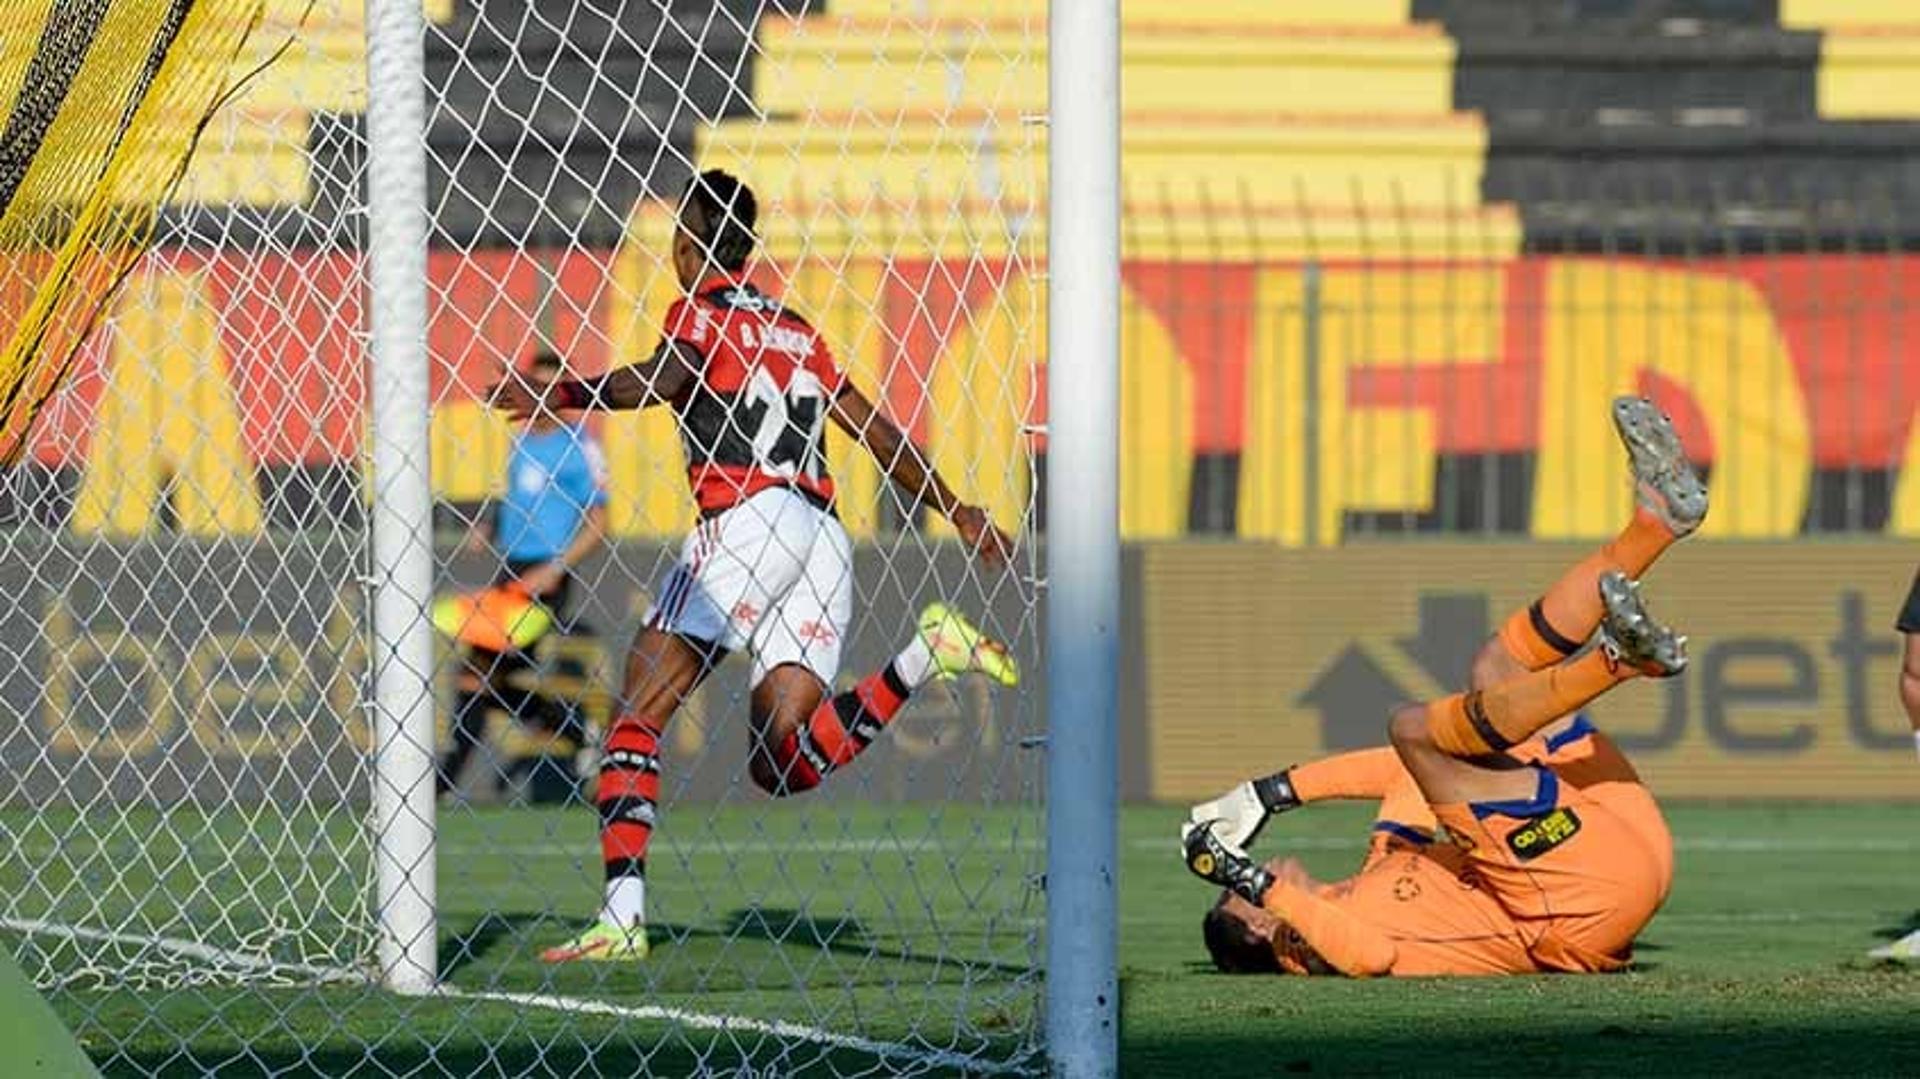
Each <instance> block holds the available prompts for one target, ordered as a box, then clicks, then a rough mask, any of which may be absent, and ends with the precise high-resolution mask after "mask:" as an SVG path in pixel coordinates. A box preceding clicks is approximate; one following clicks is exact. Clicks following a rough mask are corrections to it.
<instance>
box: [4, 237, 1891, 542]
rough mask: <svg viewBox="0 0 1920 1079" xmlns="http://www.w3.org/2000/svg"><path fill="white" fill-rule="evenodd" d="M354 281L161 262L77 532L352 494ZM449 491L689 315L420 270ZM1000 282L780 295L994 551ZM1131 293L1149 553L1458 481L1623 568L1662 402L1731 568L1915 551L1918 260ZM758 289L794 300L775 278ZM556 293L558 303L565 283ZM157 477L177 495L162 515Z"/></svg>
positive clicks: (551, 266)
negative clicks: (306, 479) (338, 486)
mask: <svg viewBox="0 0 1920 1079" xmlns="http://www.w3.org/2000/svg"><path fill="white" fill-rule="evenodd" d="M356 257H357V256H354V255H351V254H346V253H312V254H306V255H300V256H283V255H265V254H262V255H218V256H209V255H203V254H193V253H172V254H167V255H164V256H160V257H157V258H156V259H155V260H153V261H152V262H151V263H150V264H149V271H148V272H147V273H144V274H142V275H140V276H139V277H137V278H136V280H135V281H133V282H132V283H131V287H130V288H129V289H128V290H127V292H126V293H125V295H124V298H123V301H122V305H121V310H120V312H119V316H118V318H117V319H116V321H115V325H114V328H113V330H112V331H111V332H107V333H103V334H102V335H101V336H100V338H99V339H98V340H97V341H95V342H94V347H93V348H91V349H90V350H89V351H88V353H87V355H86V357H85V359H84V362H83V363H82V365H81V369H80V371H79V372H78V376H77V378H76V379H75V381H74V383H73V385H72V388H71V389H70V391H69V392H67V393H66V394H64V395H63V396H62V398H61V399H60V400H59V402H58V403H57V405H56V406H55V407H54V408H53V410H52V411H51V413H50V414H49V415H48V416H47V417H46V420H45V422H43V423H42V425H41V428H40V430H39V431H38V435H37V440H36V442H35V446H34V451H33V452H34V459H35V460H36V461H38V462H39V463H40V464H41V465H43V466H46V467H48V468H51V469H53V470H55V471H57V472H60V473H61V474H63V475H66V476H68V477H70V480H71V482H72V483H73V484H74V485H75V495H76V497H75V500H74V508H73V510H72V515H71V518H70V520H69V521H68V522H67V523H70V524H71V525H72V526H74V527H76V528H79V529H82V530H86V531H105V532H108V533H123V534H124V533H138V532H139V531H141V530H143V529H145V528H146V527H148V526H149V525H150V524H152V523H153V521H154V520H155V517H156V515H157V514H159V513H160V512H161V509H160V503H161V501H162V499H163V492H164V491H166V490H168V489H169V486H171V491H172V494H171V499H172V501H171V503H170V504H169V505H168V506H167V512H170V513H171V514H172V516H173V519H174V520H175V521H176V522H177V523H178V526H179V527H180V528H181V529H183V530H185V531H187V532H189V533H194V534H218V533H222V532H235V531H240V532H245V531H250V530H253V529H256V528H258V527H259V526H260V525H261V523H262V520H263V510H262V506H261V504H260V498H259V496H258V490H259V483H260V476H261V475H262V473H263V471H265V470H269V469H275V468H282V469H284V468H288V467H293V468H316V467H329V466H332V467H336V468H338V467H341V466H345V467H348V468H351V467H352V463H353V462H354V461H356V460H357V457H356V454H357V449H358V440H359V438H360V433H361V429H362V423H363V416H362V414H361V410H360V408H359V406H358V404H357V402H358V401H359V400H360V399H361V397H362V396H363V393H362V390H363V382H362V379H363V372H362V365H363V360H364V356H363V355H362V352H361V348H362V339H361V336H360V334H359V332H358V329H357V327H359V326H360V325H361V324H362V311H361V306H360V298H359V289H358V282H359V275H358V271H357V269H356V265H355V261H354V260H355V258H356ZM430 265H431V273H432V276H433V279H434V288H433V293H432V294H433V297H434V303H435V308H434V313H433V320H432V329H431V335H430V343H431V346H432V351H433V356H434V359H435V376H434V381H435V387H436V389H435V393H436V401H437V404H436V407H435V410H434V415H433V431H434V445H435V450H436V466H435V483H436V487H437V489H438V491H439V492H440V493H441V495H442V496H443V497H445V498H447V499H449V500H454V501H467V500H476V499H479V498H481V497H483V496H485V495H486V494H487V493H488V492H490V491H493V490H496V489H497V485H498V483H499V482H500V478H501V474H502V471H503V462H504V456H505V453H506V449H507V436H508V432H507V429H506V427H505V426H504V425H503V424H502V423H501V422H500V421H499V420H498V419H497V418H495V417H493V416H492V415H490V414H489V413H488V412H487V411H486V410H485V409H484V408H483V407H482V405H481V403H480V402H479V400H478V396H479V393H480V391H481V389H482V388H483V387H485V386H486V385H488V384H489V383H491V382H492V381H494V380H495V379H496V378H497V377H498V375H499V373H500V371H501V369H502V365H503V364H506V363H510V362H514V361H517V360H521V359H524V358H525V357H526V356H527V355H529V354H530V353H531V352H532V351H533V350H534V349H535V347H536V345H537V343H538V342H539V341H541V340H548V341H551V342H553V343H554V344H555V345H557V346H558V347H559V348H560V349H561V350H562V351H563V352H565V353H566V354H567V355H568V356H569V357H570V360H571V362H572V363H573V364H574V366H575V367H576V368H577V369H578V370H580V371H582V372H592V371H597V370H599V369H601V368H603V367H604V366H605V365H607V364H608V363H610V362H622V361H626V360H631V359H635V358H639V357H642V356H644V355H646V354H647V352H648V351H649V350H650V349H651V348H652V346H653V344H654V342H655V340H656V335H657V330H656V326H657V322H658V319H659V317H660V315H661V313H662V312H664V310H665V308H666V304H667V302H668V300H669V298H670V288H671V286H670V284H669V282H668V281H667V280H666V278H665V275H664V274H663V273H662V272H661V270H660V267H659V266H658V265H657V262H656V260H654V259H652V258H651V257H649V256H647V255H646V254H645V253H643V252H641V251H639V250H638V249H637V248H628V249H622V250H621V251H619V252H600V253H595V252H581V251H572V252H567V253H552V254H543V253H539V252H533V253H511V252H508V253H494V252H478V253H472V254H458V253H449V252H441V253H437V254H435V255H434V256H433V258H432V260H431V263H430ZM1026 269H1027V268H1026V267H1022V266H1019V265H1017V264H1011V263H1008V262H1007V261H1006V260H1004V259H993V260H984V259H981V260H972V261H968V260H961V259H950V260H940V261H920V262H914V261H912V260H894V261H889V262H885V263H881V262H877V261H875V262H858V261H855V262H851V263H848V264H844V265H833V266H828V265H825V264H817V265H816V264H806V265H801V266H797V267H789V268H786V270H787V272H788V274H789V275H790V276H791V278H792V280H791V282H790V283H789V287H786V288H784V289H782V291H784V292H786V293H787V295H788V296H789V297H790V298H791V299H792V300H793V301H794V302H795V303H796V305H797V306H798V307H799V308H800V309H802V310H804V311H806V312H808V313H809V314H811V315H812V316H813V318H814V320H815V321H816V323H817V324H818V325H819V327H820V328H821V330H822V332H823V333H825V334H826V335H827V337H828V338H829V340H830V341H831V342H832V343H833V344H834V345H835V347H836V349H837V350H838V351H839V352H840V354H841V355H842V356H843V358H844V360H845V362H846V363H847V365H848V367H849V368H850V369H851V370H852V371H853V372H854V374H855V377H856V378H858V379H860V380H861V381H863V382H864V383H865V384H867V385H868V386H870V387H872V388H874V389H875V390H876V392H878V393H879V394H880V396H881V397H883V398H884V399H885V400H886V401H887V402H888V403H889V405H890V406H891V408H892V410H893V411H894V412H895V413H896V414H897V415H898V416H900V417H901V418H902V419H903V421H904V422H905V423H906V425H907V426H908V427H910V428H911V429H912V430H913V431H914V432H915V433H916V435H917V436H918V437H919V438H921V439H922V440H923V442H925V443H926V444H927V445H928V446H929V447H930V448H931V450H932V451H933V453H934V454H935V456H936V458H938V459H939V460H940V462H942V463H943V464H945V465H947V466H948V467H949V470H950V471H949V474H950V475H953V476H956V477H958V478H959V479H960V483H961V486H962V487H963V488H964V490H963V493H964V494H966V495H967V496H968V497H970V498H973V499H975V500H977V501H980V502H983V503H985V504H987V505H989V506H991V507H993V508H994V509H995V511H996V514H997V515H998V516H1000V517H1001V518H1002V519H1003V520H1007V521H1012V520H1016V519H1017V518H1018V516H1019V512H1020V509H1021V507H1023V506H1024V505H1025V502H1026V499H1027V497H1028V488H1029V484H1030V478H1029V475H1028V468H1027V453H1028V449H1029V446H1028V443H1027V440H1028V439H1029V438H1030V437H1035V436H1032V435H1030V434H1029V433H1028V432H1030V431H1031V430H1033V425H1034V424H1035V423H1037V422H1038V421H1040V420H1041V419H1042V418H1043V416H1044V403H1043V402H1040V401H1037V400H1035V399H1034V392H1035V387H1034V380H1033V379H1032V378H1031V377H1030V371H1031V369H1032V365H1033V364H1036V363H1040V362H1043V361H1044V356H1043V355H1041V353H1042V351H1043V349H1044V341H1045V334H1044V333H1043V332H1041V323H1040V319H1041V312H1043V311H1044V306H1045V296H1044V294H1043V286H1042V285H1040V284H1039V283H1038V282H1037V281H1036V280H1035V279H1033V278H1031V277H1030V276H1028V275H1027V274H1026V272H1025V271H1026ZM1317 271H1318V272H1317V274H1309V273H1308V272H1306V270H1305V268H1304V267H1303V266H1302V265H1301V264H1299V263H1292V262H1288V263H1279V262H1275V263H1260V262H1163V261H1161V262H1155V261H1132V262H1129V263H1128V264H1127V265H1126V267H1125V274H1124V287H1125V293H1124V295H1123V296H1122V303H1123V310H1124V318H1125V356H1124V378H1125V385H1126V394H1125V398H1124V401H1123V408H1124V412H1125V416H1124V420H1123V432H1122V437H1123V441H1124V445H1125V448H1126V452H1125V454H1124V462H1125V463H1124V476H1123V485H1124V506H1123V512H1124V516H1125V526H1126V530H1127V534H1128V535H1129V537H1131V538H1135V539H1153V538H1166V537H1171V536H1177V535H1180V534H1182V533H1183V532H1184V531H1185V529H1186V520H1187V513H1188V507H1189V498H1190V496H1191V495H1192V493H1193V492H1192V491H1191V483H1192V475H1193V468H1192V464H1193V462H1194V460H1195V459H1196V457H1200V456H1204V457H1207V458H1209V459H1217V458H1226V459H1230V460H1233V461H1234V462H1236V468H1237V480H1236V481H1234V483H1233V485H1232V488H1231V490H1229V491H1228V492H1225V497H1227V498H1229V499H1231V500H1233V501H1234V503H1235V506H1234V510H1235V512H1234V515H1233V520H1234V522H1235V528H1236V529H1237V531H1238V533H1239V535H1241V536H1242V537H1243V538H1250V539H1263V540H1274V541H1279V542H1281V543H1284V544H1288V545H1293V546H1332V545H1336V544H1338V543H1340V542H1342V541H1343V540H1344V539H1347V538H1350V537H1349V536H1348V534H1347V530H1348V528H1349V522H1350V521H1351V520H1352V517H1353V515H1355V514H1381V513H1386V514H1392V513H1404V514H1420V513H1424V512H1430V511H1432V510H1433V509H1434V506H1435V500H1436V498H1437V497H1438V495H1437V492H1436V476H1437V475H1438V474H1439V472H1440V471H1441V468H1442V466H1443V465H1444V464H1445V463H1447V462H1459V461H1469V462H1471V461H1499V462H1505V463H1506V464H1512V463H1513V462H1518V463H1519V467H1518V468H1517V470H1516V469H1508V470H1507V472H1506V473H1503V474H1510V475H1512V476H1515V477H1518V479H1517V480H1515V481H1514V482H1517V483H1519V484H1520V485H1521V489H1520V490H1519V491H1518V493H1517V495H1518V498H1519V499H1520V501H1522V502H1523V503H1524V521H1523V527H1521V528H1520V529H1519V531H1520V532H1522V533H1523V534H1528V535H1532V536H1534V537H1536V538H1543V539H1553V538H1568V537H1587V536H1597V535H1601V534H1603V533H1604V532H1605V531H1606V529H1607V528H1608V527H1610V524H1611V522H1613V521H1614V520H1616V519H1617V518H1618V516H1619V513H1620V512H1621V511H1622V510H1623V508H1624V506H1625V500H1626V497H1627V496H1626V494H1625V488H1624V487H1623V486H1621V485H1619V484H1614V483H1611V482H1594V481H1595V480H1596V478H1599V477H1597V475H1596V473H1595V469H1594V465H1595V462H1598V461H1602V460H1606V459H1609V457H1610V455H1611V454H1612V452H1613V450H1612V445H1611V439H1612V435H1611V432H1610V430H1609V429H1608V426H1607V420H1606V412H1605V407H1604V406H1605V402H1606V400H1607V398H1608V397H1609V396H1611V395H1613V394H1615V393H1619V392H1625V391H1642V392H1648V393H1652V394H1654V395H1655V396H1656V397H1658V398H1659V399H1660V400H1661V401H1662V402H1663V403H1664V404H1666V405H1667V406H1668V407H1669V410H1670V411H1672V412H1673V413H1674V414H1675V416H1676V419H1677V420H1678V422H1679V423H1680V425H1681V427H1682V429H1683V431H1684V433H1685V434H1686V435H1687V437H1688V439H1689V441H1690V443H1691V444H1692V445H1694V446H1695V447H1697V449H1698V452H1699V454H1700V456H1701V458H1702V460H1703V461H1705V462H1707V463H1709V464H1710V465H1711V466H1712V470H1713V481H1714V488H1715V494H1716V498H1717V508H1716V512H1715V514H1714V516H1713V518H1712V520H1711V521H1710V522H1709V524H1708V526H1707V532H1708V534H1709V535H1712V536H1722V537H1741V538H1749V539H1758V538H1768V539H1779V538H1786V537H1791V536H1795V535H1798V534H1800V533H1801V531H1802V530H1803V528H1804V527H1805V523H1806V521H1807V518H1808V512H1809V507H1810V499H1812V498H1813V495H1814V492H1815V491H1816V489H1817V488H1819V486H1820V484H1821V483H1822V482H1823V480H1825V479H1827V478H1831V477H1833V476H1858V477H1861V482H1862V483H1863V484H1864V486H1862V487H1861V488H1859V489H1860V490H1865V491H1869V492H1875V493H1874V494H1873V497H1874V498H1876V499H1878V500H1879V503H1880V504H1881V506H1882V508H1883V512H1878V513H1869V514H1866V515H1865V517H1864V518H1863V520H1865V521H1866V522H1867V523H1865V524H1864V525H1854V526H1851V527H1864V528H1866V529H1867V530H1881V531H1884V532H1886V533H1889V534H1897V535H1909V534H1916V533H1920V469H1906V468H1903V467H1902V465H1903V464H1904V463H1905V462H1906V461H1908V460H1910V459H1912V458H1913V457H1914V455H1915V453H1916V447H1915V446H1914V439H1915V429H1914V425H1913V423H1912V418H1913V412H1914V406H1915V403H1916V400H1917V399H1920V348H1916V347H1915V346H1916V345H1917V344H1920V257H1908V256H1860V257H1849V256H1826V255H1817V256H1811V255H1810V256H1781V257H1751V258H1737V259H1722V260H1703V261H1694V262H1688V261H1649V260H1629V259H1612V260H1602V259H1589V258H1559V257H1529V258H1523V259H1517V260H1510V261H1501V262H1489V263H1450V264H1424V265H1423V264H1403V263H1395V264H1380V263H1375V264H1371V265H1358V264H1339V263H1331V264H1327V265H1325V266H1321V267H1317ZM763 276H765V277H766V278H767V282H766V283H767V284H768V286H769V287H772V288H776V289H778V288H780V282H779V280H777V279H778V278H779V277H780V276H781V275H780V274H777V273H774V272H773V271H771V270H769V271H767V272H766V273H765V274H763ZM549 282H550V284H549ZM603 434H604V437H605V439H606V442H607V449H608V454H609V458H610V461H611V464H612V467H613V470H614V477H613V489H614V502H613V507H612V515H613V525H614V528H615V530H616V531H617V532H619V533H620V534H623V535H675V534H678V533H679V532H680V531H681V530H682V528H683V527H684V526H685V524H686V523H687V522H688V521H689V520H690V517H691V506H690V504H689V503H688V500H687V499H686V496H685V494H684V492H683V490H681V489H680V486H679V485H678V484H677V483H675V482H674V475H675V473H676V471H677V469H678V461H679V457H678V448H677V446H676V444H675V442H674V439H673V433H672V429H671V423H670V421H669V420H668V419H667V418H666V417H664V416H658V415H653V416H621V417H614V418H609V419H607V420H605V421H604V429H603ZM834 454H835V457H836V464H837V470H838V471H839V473H840V474H841V477H842V480H843V484H842V487H843V490H844V491H845V504H844V507H843V511H844V513H845V514H846V516H847V519H848V523H849V526H850V528H851V529H852V530H853V531H854V532H855V533H856V534H866V533H870V532H871V531H872V530H873V529H874V528H875V526H876V521H877V519H878V514H877V507H878V505H879V486H880V485H879V479H878V475H877V473H876V472H875V471H874V469H873V468H872V467H871V465H870V464H868V463H866V462H865V461H864V460H863V459H862V458H860V457H859V456H858V455H857V454H856V453H854V452H852V451H851V450H850V449H849V448H848V447H846V446H844V445H839V444H837V443H836V448H835V450H834ZM169 478H171V479H173V480H176V481H188V482H175V483H172V484H171V485H169V483H168V480H169Z"/></svg>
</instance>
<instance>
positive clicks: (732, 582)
mask: <svg viewBox="0 0 1920 1079" xmlns="http://www.w3.org/2000/svg"><path fill="white" fill-rule="evenodd" d="M852 621H853V544H852V543H851V542H850V541H849V540H848V539H847V530H846V529H845V528H842V527H841V525H840V521H839V519H838V518H836V517H834V516H833V515H832V514H830V513H827V512H825V511H823V510H821V509H820V508H819V507H818V506H815V505H814V504H813V503H811V502H809V501H807V500H806V499H805V498H803V497H801V496H800V495H799V494H797V493H795V492H793V491H791V490H788V489H787V488H784V487H777V488H773V489H771V490H766V491H761V492H760V493H759V494H756V495H754V496H753V497H752V498H749V499H747V500H746V501H745V502H742V503H740V504H739V505H737V506H735V507H733V508H732V509H729V510H726V511H725V512H723V513H721V514H719V515H718V516H716V517H713V518H711V519H709V520H706V521H702V522H701V523H700V527H698V528H696V529H694V532H693V535H691V536H688V537H687V542H686V543H685V545H683V546H682V547H681V550H680V562H679V564H678V565H676V566H674V567H673V571H672V572H671V573H669V574H667V580H666V583H665V585H664V586H662V587H661V589H660V594H659V597H658V598H656V599H655V600H654V603H653V607H652V608H651V609H650V610H648V611H647V617H646V624H647V626H648V628H650V629H657V630H660V631H662V632H666V633H672V634H675V635H678V636H682V637H691V638H693V639H695V640H699V641H706V642H710V643H713V644H717V645H719V646H720V647H722V648H725V649H727V650H728V651H731V652H737V651H739V650H740V649H742V648H744V649H746V650H747V651H748V653H749V654H751V655H752V657H753V683H754V684H755V685H758V684H759V683H760V680H761V679H762V678H765V677H766V674H767V672H768V671H770V670H773V669H774V668H775V667H779V666H782V665H784V664H788V663H797V664H799V665H800V666H802V667H805V668H806V669H807V670H809V671H812V672H813V673H814V674H815V675H816V676H818V677H819V679H820V681H821V682H822V683H823V684H825V685H827V686H832V685H833V679H834V676H835V675H837V674H839V673H840V649H841V645H842V643H843V641H844V639H845V637H846V633H847V627H848V626H849V625H850V624H851V623H852Z"/></svg>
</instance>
